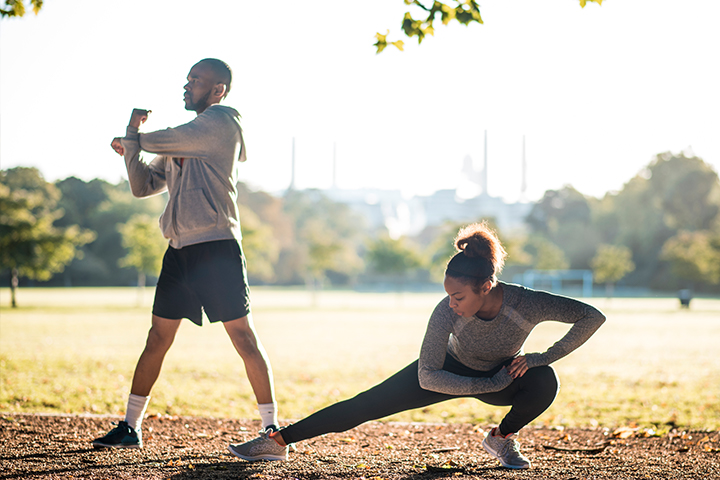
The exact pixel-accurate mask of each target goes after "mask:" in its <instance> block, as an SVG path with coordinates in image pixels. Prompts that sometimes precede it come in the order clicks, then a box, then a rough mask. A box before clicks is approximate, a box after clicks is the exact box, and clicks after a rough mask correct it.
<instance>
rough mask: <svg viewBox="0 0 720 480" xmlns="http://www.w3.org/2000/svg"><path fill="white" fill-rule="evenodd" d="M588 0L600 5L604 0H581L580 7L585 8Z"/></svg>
mask: <svg viewBox="0 0 720 480" xmlns="http://www.w3.org/2000/svg"><path fill="white" fill-rule="evenodd" d="M587 2H595V3H597V4H598V5H602V2H603V0H580V8H585V5H586V4H587Z"/></svg>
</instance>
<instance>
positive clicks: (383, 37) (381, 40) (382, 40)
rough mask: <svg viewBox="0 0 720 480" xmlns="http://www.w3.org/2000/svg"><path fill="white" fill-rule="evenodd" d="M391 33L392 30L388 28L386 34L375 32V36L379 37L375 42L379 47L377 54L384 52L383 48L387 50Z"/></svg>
mask: <svg viewBox="0 0 720 480" xmlns="http://www.w3.org/2000/svg"><path fill="white" fill-rule="evenodd" d="M389 33H390V30H388V31H387V33H386V34H385V35H383V34H382V33H379V32H378V33H376V34H375V38H376V39H377V42H375V44H374V46H375V47H376V48H377V52H375V53H376V54H377V53H380V52H382V51H383V50H385V47H387V36H388V34H389Z"/></svg>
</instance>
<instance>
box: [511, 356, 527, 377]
mask: <svg viewBox="0 0 720 480" xmlns="http://www.w3.org/2000/svg"><path fill="white" fill-rule="evenodd" d="M507 369H508V373H509V374H510V376H511V377H512V378H514V379H515V378H520V377H522V376H523V375H525V372H527V371H528V365H527V358H525V355H520V356H519V357H515V358H513V361H512V362H510V365H508V367H507Z"/></svg>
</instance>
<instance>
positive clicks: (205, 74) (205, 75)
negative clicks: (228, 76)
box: [183, 62, 218, 114]
mask: <svg viewBox="0 0 720 480" xmlns="http://www.w3.org/2000/svg"><path fill="white" fill-rule="evenodd" d="M187 79H188V83H187V84H186V85H185V95H184V96H183V97H184V99H185V110H190V111H193V112H197V113H198V114H200V113H202V112H203V111H204V110H205V109H206V108H207V107H209V106H210V105H211V101H210V95H211V94H212V90H213V87H215V85H217V84H218V82H217V80H216V78H215V74H214V73H213V71H212V70H211V69H210V67H208V66H207V65H205V64H203V63H202V62H201V63H198V64H197V65H195V66H194V67H192V69H190V73H188V77H187Z"/></svg>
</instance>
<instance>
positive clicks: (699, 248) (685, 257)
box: [662, 231, 720, 284]
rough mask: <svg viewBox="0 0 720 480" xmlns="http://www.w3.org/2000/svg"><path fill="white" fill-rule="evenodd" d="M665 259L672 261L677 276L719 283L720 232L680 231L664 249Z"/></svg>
mask: <svg viewBox="0 0 720 480" xmlns="http://www.w3.org/2000/svg"><path fill="white" fill-rule="evenodd" d="M662 259H663V260H666V261H668V262H670V264H671V268H672V271H673V273H674V274H675V275H677V276H678V277H680V278H682V279H685V280H689V281H690V282H708V283H711V284H718V283H720V234H718V233H714V232H708V231H694V232H690V231H681V232H679V233H678V234H677V235H675V236H674V237H672V238H670V239H669V240H668V241H667V242H665V245H663V248H662Z"/></svg>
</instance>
